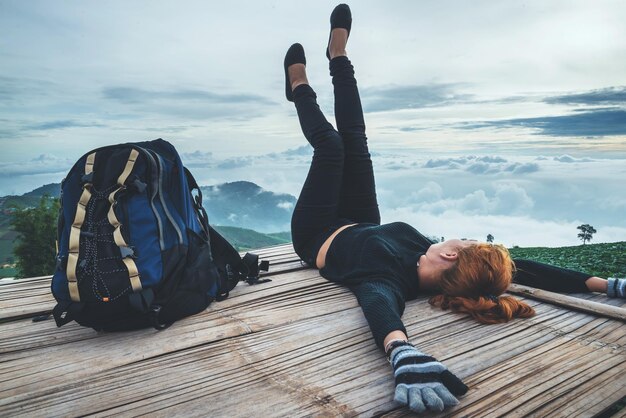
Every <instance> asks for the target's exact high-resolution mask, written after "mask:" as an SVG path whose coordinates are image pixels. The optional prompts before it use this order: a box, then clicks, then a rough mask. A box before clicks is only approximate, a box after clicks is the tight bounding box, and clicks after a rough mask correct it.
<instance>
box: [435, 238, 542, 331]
mask: <svg viewBox="0 0 626 418" xmlns="http://www.w3.org/2000/svg"><path fill="white" fill-rule="evenodd" d="M457 254H458V258H457V261H456V263H455V264H454V265H453V266H452V267H450V268H449V269H447V270H444V271H443V272H442V274H441V279H440V282H439V285H440V288H441V291H442V294H441V295H436V296H433V297H432V298H430V300H429V303H430V304H431V305H434V306H439V307H441V309H444V310H445V309H451V310H452V311H453V312H465V313H468V314H469V315H471V316H472V318H474V319H475V320H477V321H478V322H482V323H484V324H496V323H500V322H508V321H510V320H511V319H513V318H529V317H531V316H533V315H534V314H535V310H534V309H533V308H532V307H530V306H529V305H528V304H526V303H524V302H522V301H520V300H517V299H515V298H514V297H512V296H500V297H498V296H499V295H501V294H502V293H504V292H505V291H506V290H507V288H508V287H509V284H511V281H512V279H513V273H514V272H515V264H514V263H513V260H511V256H510V254H509V251H508V250H507V249H506V248H505V247H504V246H502V245H492V244H475V245H469V246H467V247H463V248H460V249H459V250H458V251H457ZM496 297H497V299H496Z"/></svg>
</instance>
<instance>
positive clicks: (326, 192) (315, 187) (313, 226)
mask: <svg viewBox="0 0 626 418" xmlns="http://www.w3.org/2000/svg"><path fill="white" fill-rule="evenodd" d="M293 99H294V103H295V105H296V110H297V112H298V119H299V120H300V126H301V128H302V132H303V133H304V136H305V137H306V139H307V140H308V141H309V143H310V144H311V145H312V146H313V158H312V160H311V166H310V168H309V173H308V175H307V178H306V180H305V182H304V185H303V186H302V191H301V192H300V196H299V197H298V202H297V203H296V207H295V208H294V211H293V216H292V219H291V233H292V240H293V245H294V249H295V250H296V253H297V254H298V255H299V256H300V257H301V258H302V259H303V260H304V261H305V262H307V263H308V264H310V265H315V258H316V257H317V250H318V249H319V248H318V247H317V246H316V245H312V241H314V240H315V239H316V238H317V237H319V236H320V234H322V233H323V232H324V231H325V230H327V229H328V228H329V227H331V226H332V225H334V224H335V223H336V222H337V220H338V208H339V196H340V194H341V183H342V175H343V164H344V152H343V141H342V139H341V136H340V135H339V133H338V132H337V131H336V130H335V129H334V128H333V127H332V125H331V124H330V123H328V121H327V120H326V118H325V117H324V115H323V114H322V111H321V110H320V108H319V106H318V104H317V100H316V95H315V92H314V91H313V89H312V88H311V87H310V86H309V85H308V84H304V83H302V84H299V85H298V86H297V87H296V88H295V89H294V90H293Z"/></svg>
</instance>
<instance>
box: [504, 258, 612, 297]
mask: <svg viewBox="0 0 626 418" xmlns="http://www.w3.org/2000/svg"><path fill="white" fill-rule="evenodd" d="M513 261H514V262H515V267H516V272H515V275H514V276H513V281H514V282H515V283H519V284H523V285H526V286H532V287H536V288H538V289H544V290H549V291H552V292H561V293H585V292H597V291H601V292H606V280H604V279H601V278H599V277H591V276H590V275H589V274H585V273H581V272H578V271H575V270H570V269H564V268H561V267H556V266H552V265H549V264H544V263H540V262H537V261H531V260H523V259H514V260H513ZM592 279H593V280H592ZM602 282H604V284H603V283H602Z"/></svg>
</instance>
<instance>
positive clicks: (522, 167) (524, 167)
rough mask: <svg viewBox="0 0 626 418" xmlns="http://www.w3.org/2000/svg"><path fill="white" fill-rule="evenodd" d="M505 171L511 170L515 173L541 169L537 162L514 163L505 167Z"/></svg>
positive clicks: (532, 171)
mask: <svg viewBox="0 0 626 418" xmlns="http://www.w3.org/2000/svg"><path fill="white" fill-rule="evenodd" d="M504 171H510V172H512V173H513V174H527V173H534V172H535V171H539V164H537V163H513V164H509V165H508V166H506V167H505V168H504Z"/></svg>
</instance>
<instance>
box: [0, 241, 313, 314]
mask: <svg viewBox="0 0 626 418" xmlns="http://www.w3.org/2000/svg"><path fill="white" fill-rule="evenodd" d="M270 250H271V251H273V253H272V254H273V256H271V257H268V260H269V261H270V263H271V264H270V271H269V272H267V273H265V272H262V273H261V277H269V278H272V277H273V276H277V275H281V274H284V273H287V272H295V271H299V270H304V269H306V267H304V266H303V265H302V264H301V263H300V261H299V258H298V257H297V255H295V254H294V253H293V248H292V247H291V245H290V244H289V245H283V246H279V247H276V248H271V249H270ZM268 251H269V250H268ZM260 253H261V254H262V253H263V252H262V251H260ZM309 270H311V271H317V270H314V269H309ZM22 280H27V281H26V282H24V283H15V284H10V285H4V286H2V287H0V320H12V319H18V318H25V317H33V316H36V315H42V314H46V313H49V312H52V308H54V306H55V305H56V301H55V300H54V298H53V296H52V294H51V292H50V280H51V277H50V276H45V277H40V278H37V279H34V280H29V279H21V280H19V282H21V281H22ZM245 286H247V285H246V284H245V283H240V284H239V286H238V287H237V288H240V287H245ZM264 286H265V285H264Z"/></svg>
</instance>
